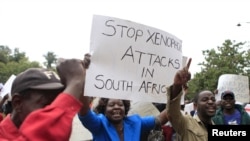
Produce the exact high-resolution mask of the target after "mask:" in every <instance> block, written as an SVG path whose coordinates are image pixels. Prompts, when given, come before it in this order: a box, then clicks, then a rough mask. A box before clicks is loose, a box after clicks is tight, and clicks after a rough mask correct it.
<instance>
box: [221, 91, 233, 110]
mask: <svg viewBox="0 0 250 141" xmlns="http://www.w3.org/2000/svg"><path fill="white" fill-rule="evenodd" d="M234 105H235V96H234V93H233V92H232V91H229V90H227V91H224V92H222V93H221V107H222V108H223V109H226V110H230V109H233V108H234Z"/></svg>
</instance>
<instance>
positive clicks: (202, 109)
mask: <svg viewBox="0 0 250 141" xmlns="http://www.w3.org/2000/svg"><path fill="white" fill-rule="evenodd" d="M215 101H216V99H215V96H214V94H213V92H211V91H208V90H205V91H201V92H199V93H197V94H196V95H195V97H194V101H193V102H194V105H195V106H196V108H197V115H198V116H199V118H200V119H203V120H208V119H210V118H211V117H213V116H214V115H215V112H216V103H215Z"/></svg>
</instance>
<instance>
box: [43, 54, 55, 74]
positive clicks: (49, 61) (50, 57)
mask: <svg viewBox="0 0 250 141" xmlns="http://www.w3.org/2000/svg"><path fill="white" fill-rule="evenodd" d="M43 57H44V58H45V60H46V62H44V65H45V66H46V68H47V69H52V70H55V67H53V65H55V64H56V61H57V58H56V55H55V54H54V52H47V54H45V55H43Z"/></svg>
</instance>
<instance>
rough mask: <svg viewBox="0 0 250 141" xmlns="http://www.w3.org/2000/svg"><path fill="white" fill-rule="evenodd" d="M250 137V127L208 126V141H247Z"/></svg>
mask: <svg viewBox="0 0 250 141" xmlns="http://www.w3.org/2000/svg"><path fill="white" fill-rule="evenodd" d="M249 137H250V125H210V126H208V141H212V140H215V139H232V138H233V139H236V138H237V139H241V141H247V140H249Z"/></svg>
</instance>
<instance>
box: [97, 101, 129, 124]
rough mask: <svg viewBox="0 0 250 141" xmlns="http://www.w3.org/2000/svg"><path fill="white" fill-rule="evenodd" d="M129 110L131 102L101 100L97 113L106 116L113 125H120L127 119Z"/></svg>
mask: <svg viewBox="0 0 250 141" xmlns="http://www.w3.org/2000/svg"><path fill="white" fill-rule="evenodd" d="M129 109H130V101H129V100H121V99H109V98H100V100H99V103H98V105H97V106H96V108H95V112H97V113H102V114H104V115H105V116H106V117H107V118H108V119H109V120H110V121H111V122H113V123H119V122H120V121H122V120H123V118H124V117H126V115H127V114H128V111H129Z"/></svg>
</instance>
